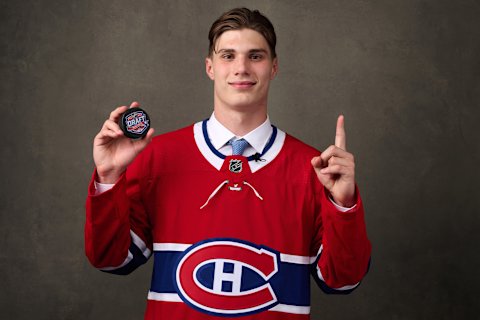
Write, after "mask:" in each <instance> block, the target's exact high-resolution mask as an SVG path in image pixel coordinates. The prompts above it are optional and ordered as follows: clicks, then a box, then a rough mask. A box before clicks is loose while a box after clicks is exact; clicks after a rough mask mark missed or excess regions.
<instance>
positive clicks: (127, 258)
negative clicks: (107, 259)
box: [99, 250, 133, 271]
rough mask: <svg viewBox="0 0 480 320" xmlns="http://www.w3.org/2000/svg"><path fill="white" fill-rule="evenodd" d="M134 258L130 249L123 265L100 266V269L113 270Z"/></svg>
mask: <svg viewBox="0 0 480 320" xmlns="http://www.w3.org/2000/svg"><path fill="white" fill-rule="evenodd" d="M132 259H133V254H132V253H131V252H130V250H128V254H127V257H126V258H125V261H123V262H122V264H121V265H119V266H116V267H104V268H99V269H100V270H103V271H111V270H116V269H120V268H121V267H124V266H125V265H127V264H128V263H129V262H130V261H132Z"/></svg>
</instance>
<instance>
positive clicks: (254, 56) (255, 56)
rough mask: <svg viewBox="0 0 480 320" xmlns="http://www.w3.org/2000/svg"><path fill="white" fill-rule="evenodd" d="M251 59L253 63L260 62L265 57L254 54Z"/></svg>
mask: <svg viewBox="0 0 480 320" xmlns="http://www.w3.org/2000/svg"><path fill="white" fill-rule="evenodd" d="M250 59H251V60H253V61H260V60H262V59H263V55H262V54H261V53H252V54H251V55H250Z"/></svg>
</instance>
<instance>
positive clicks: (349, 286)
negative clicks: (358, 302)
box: [317, 244, 360, 291]
mask: <svg viewBox="0 0 480 320" xmlns="http://www.w3.org/2000/svg"><path fill="white" fill-rule="evenodd" d="M322 251H323V244H322V245H321V246H320V248H319V249H318V255H320V253H322ZM318 255H317V257H318ZM317 276H318V278H319V279H320V280H322V281H323V282H325V278H323V274H322V271H320V267H319V266H318V264H317ZM325 283H326V282H325ZM359 284H360V282H357V283H355V284H352V285H346V286H343V287H339V288H331V289H333V290H338V291H345V290H351V289H354V288H355V287H358V285H359Z"/></svg>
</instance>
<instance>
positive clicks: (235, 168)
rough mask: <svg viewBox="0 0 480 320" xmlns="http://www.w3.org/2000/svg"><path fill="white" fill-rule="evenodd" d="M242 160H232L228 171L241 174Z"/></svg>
mask: <svg viewBox="0 0 480 320" xmlns="http://www.w3.org/2000/svg"><path fill="white" fill-rule="evenodd" d="M242 165H243V163H242V160H239V159H232V160H230V165H229V170H230V171H231V172H233V173H240V172H242V169H243V168H242Z"/></svg>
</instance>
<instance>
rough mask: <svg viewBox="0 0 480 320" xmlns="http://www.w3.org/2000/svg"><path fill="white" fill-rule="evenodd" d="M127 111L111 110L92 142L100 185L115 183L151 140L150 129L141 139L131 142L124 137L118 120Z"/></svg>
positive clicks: (125, 107)
mask: <svg viewBox="0 0 480 320" xmlns="http://www.w3.org/2000/svg"><path fill="white" fill-rule="evenodd" d="M138 106H139V103H138V102H132V104H131V105H130V108H133V107H138ZM127 110H128V107H127V106H121V107H118V108H117V109H115V110H113V111H112V113H110V117H109V118H108V120H106V121H105V123H104V124H103V127H102V129H101V130H100V132H99V133H98V134H97V135H96V136H95V139H94V140H93V161H94V162H95V166H96V168H97V175H98V182H100V183H115V182H117V180H118V178H120V176H121V175H122V173H123V172H124V171H125V169H126V168H127V166H128V165H129V164H130V163H131V162H132V161H133V159H135V157H136V156H137V155H138V154H139V153H140V151H142V150H143V149H144V148H145V147H146V146H147V145H148V144H149V143H150V141H151V140H152V137H153V132H154V130H153V129H152V128H150V129H149V130H148V133H147V135H146V136H145V137H144V138H143V139H138V140H133V139H130V138H127V137H125V135H124V134H123V131H122V129H120V126H119V125H118V120H119V119H120V116H121V115H122V114H123V113H124V112H125V111H127Z"/></svg>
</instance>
